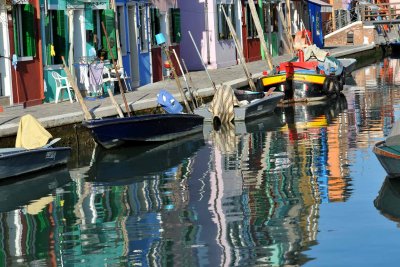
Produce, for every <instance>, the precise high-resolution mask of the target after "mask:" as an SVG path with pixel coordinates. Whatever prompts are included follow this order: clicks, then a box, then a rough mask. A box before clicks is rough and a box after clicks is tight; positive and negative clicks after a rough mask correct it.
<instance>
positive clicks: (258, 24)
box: [248, 0, 274, 70]
mask: <svg viewBox="0 0 400 267" xmlns="http://www.w3.org/2000/svg"><path fill="white" fill-rule="evenodd" d="M248 3H249V7H250V11H251V16H252V17H253V21H254V24H255V26H256V29H257V34H258V38H259V39H260V43H261V47H262V49H263V51H264V54H265V60H266V61H267V66H268V68H269V70H273V68H274V64H273V62H272V56H271V54H270V52H269V49H268V47H267V43H266V42H265V38H264V31H263V29H262V26H261V22H260V18H259V16H258V13H257V10H256V6H255V5H254V2H253V0H249V2H248Z"/></svg>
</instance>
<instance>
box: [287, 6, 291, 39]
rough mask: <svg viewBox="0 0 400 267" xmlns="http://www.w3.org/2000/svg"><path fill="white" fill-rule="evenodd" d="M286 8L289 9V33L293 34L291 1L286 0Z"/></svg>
mask: <svg viewBox="0 0 400 267" xmlns="http://www.w3.org/2000/svg"><path fill="white" fill-rule="evenodd" d="M286 9H287V14H286V15H287V20H286V25H287V29H288V33H289V35H291V34H292V15H291V13H292V11H291V10H290V1H289V0H286Z"/></svg>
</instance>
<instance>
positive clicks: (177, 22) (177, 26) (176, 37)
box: [171, 8, 181, 43]
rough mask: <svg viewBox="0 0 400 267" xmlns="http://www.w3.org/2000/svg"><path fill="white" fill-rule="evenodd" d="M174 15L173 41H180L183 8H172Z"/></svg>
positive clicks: (172, 14)
mask: <svg viewBox="0 0 400 267" xmlns="http://www.w3.org/2000/svg"><path fill="white" fill-rule="evenodd" d="M171 16H172V42H173V43H179V42H180V41H181V10H180V9H179V8H171Z"/></svg>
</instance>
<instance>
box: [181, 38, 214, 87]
mask: <svg viewBox="0 0 400 267" xmlns="http://www.w3.org/2000/svg"><path fill="white" fill-rule="evenodd" d="M188 33H189V36H190V39H192V43H193V45H194V48H195V49H196V52H197V55H198V56H199V58H200V61H201V64H203V67H204V70H205V71H206V73H207V76H208V79H209V80H210V82H211V86H212V88H214V92H216V91H217V87H216V86H215V83H214V82H213V80H212V79H211V76H210V73H209V72H208V69H207V67H206V64H205V63H204V61H203V58H202V57H201V54H200V51H199V49H198V48H197V45H196V42H195V41H194V39H193V36H192V33H191V32H190V31H188Z"/></svg>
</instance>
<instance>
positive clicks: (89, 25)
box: [85, 6, 93, 31]
mask: <svg viewBox="0 0 400 267" xmlns="http://www.w3.org/2000/svg"><path fill="white" fill-rule="evenodd" d="M85 29H86V30H87V31H93V9H92V8H91V7H89V6H86V7H85Z"/></svg>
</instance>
